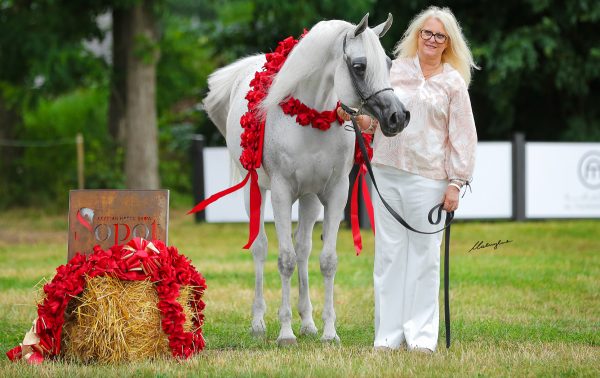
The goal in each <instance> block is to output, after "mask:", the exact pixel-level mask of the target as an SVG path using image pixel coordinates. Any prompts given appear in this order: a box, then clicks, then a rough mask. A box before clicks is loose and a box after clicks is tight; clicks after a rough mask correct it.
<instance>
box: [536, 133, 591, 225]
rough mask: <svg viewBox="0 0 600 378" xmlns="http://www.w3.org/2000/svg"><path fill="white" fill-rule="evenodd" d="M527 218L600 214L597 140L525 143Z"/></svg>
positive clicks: (586, 216) (575, 216)
mask: <svg viewBox="0 0 600 378" xmlns="http://www.w3.org/2000/svg"><path fill="white" fill-rule="evenodd" d="M525 159H526V165H525V172H526V173H525V175H526V199H525V207H526V210H525V211H526V213H525V214H526V216H527V217H528V218H600V143H537V142H529V143H527V144H526V147H525Z"/></svg>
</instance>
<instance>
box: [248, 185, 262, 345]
mask: <svg viewBox="0 0 600 378" xmlns="http://www.w3.org/2000/svg"><path fill="white" fill-rule="evenodd" d="M265 193H266V190H265V189H262V188H261V189H260V195H261V198H265ZM245 197H246V211H247V212H248V214H250V209H249V203H250V201H249V193H248V187H246V188H245ZM264 204H265V202H264V201H261V208H260V231H259V232H258V236H257V237H256V239H255V240H254V243H252V247H251V250H252V257H253V258H254V302H253V303H252V329H251V333H252V336H254V337H265V335H266V331H267V327H266V325H265V320H264V316H265V311H266V310H267V304H266V303H265V298H264V295H263V276H264V275H263V272H264V266H265V260H266V259H267V234H266V233H265V223H264V221H263V214H264V207H265V205H264Z"/></svg>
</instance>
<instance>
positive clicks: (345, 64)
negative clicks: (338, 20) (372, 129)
mask: <svg viewBox="0 0 600 378" xmlns="http://www.w3.org/2000/svg"><path fill="white" fill-rule="evenodd" d="M368 18H369V14H368V13H367V14H366V15H365V16H364V17H363V19H362V20H361V22H360V23H359V24H358V25H357V26H356V27H355V28H354V29H353V30H351V31H348V32H346V33H345V35H344V36H343V41H342V54H341V58H340V61H339V64H338V65H337V68H336V70H335V76H334V90H335V92H336V94H337V96H338V98H339V99H340V101H341V102H342V103H343V104H345V105H347V106H350V107H353V108H359V109H361V110H364V112H365V113H367V114H369V115H371V116H373V117H375V118H377V119H378V120H379V124H380V127H381V131H382V132H383V134H384V135H385V136H394V135H396V134H398V133H399V132H401V131H402V130H403V129H404V128H405V127H406V126H407V125H408V122H409V120H410V113H409V112H408V111H407V110H406V109H405V107H404V105H403V104H402V103H401V102H400V100H399V99H398V97H397V96H396V95H395V94H394V91H393V90H392V89H391V86H390V75H389V73H390V67H391V64H392V62H391V60H390V58H389V57H388V56H387V55H386V54H385V51H384V50H383V47H382V46H381V43H380V42H379V38H381V37H383V35H384V34H385V33H386V32H387V31H388V29H389V28H390V26H391V25H392V15H391V14H389V15H388V19H387V20H386V21H385V22H384V23H382V24H380V25H378V26H376V27H374V28H372V29H371V28H369V27H368Z"/></svg>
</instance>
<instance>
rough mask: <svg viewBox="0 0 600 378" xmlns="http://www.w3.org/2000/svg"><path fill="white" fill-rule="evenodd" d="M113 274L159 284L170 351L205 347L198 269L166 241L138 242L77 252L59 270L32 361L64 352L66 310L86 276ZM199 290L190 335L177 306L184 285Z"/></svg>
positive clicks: (17, 354)
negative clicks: (87, 251)
mask: <svg viewBox="0 0 600 378" xmlns="http://www.w3.org/2000/svg"><path fill="white" fill-rule="evenodd" d="M104 275H112V276H114V277H117V278H119V279H121V280H125V281H143V280H145V279H148V278H149V279H151V280H152V281H153V282H156V292H157V294H158V298H159V301H158V304H157V307H158V309H159V310H160V312H161V314H162V320H161V326H162V329H163V331H164V332H165V333H166V334H167V335H168V339H169V347H170V348H171V352H172V354H173V356H174V357H179V358H188V357H190V356H191V355H193V354H195V353H198V352H199V351H201V350H202V349H203V348H204V346H205V341H204V338H203V337H202V324H203V323H204V315H203V314H202V310H203V309H204V307H205V304H204V302H203V301H202V295H203V293H204V290H205V289H206V281H205V279H204V278H203V277H202V275H200V273H198V271H197V270H196V269H195V268H194V267H193V266H192V264H191V263H190V261H189V260H188V259H187V258H186V257H185V256H184V255H180V254H179V252H178V251H177V248H175V247H167V246H165V244H164V243H163V242H162V241H160V240H155V241H153V242H149V241H147V240H144V239H140V238H135V239H133V240H131V241H130V242H129V243H127V244H126V245H123V246H114V247H112V248H110V249H109V250H106V251H104V250H102V249H101V248H100V247H99V246H96V247H95V248H94V253H93V254H91V255H89V256H88V257H87V258H86V256H84V255H81V254H79V253H78V254H76V255H75V256H74V257H73V258H72V259H71V260H70V261H69V262H68V263H67V264H66V265H61V266H60V267H58V268H57V269H56V275H55V276H54V278H53V279H52V281H51V282H50V283H47V284H46V285H44V294H45V298H44V300H43V302H42V303H41V304H40V305H38V318H37V320H36V322H35V323H34V328H33V332H34V333H35V334H37V337H38V338H39V343H37V344H35V345H31V347H32V348H33V353H32V354H30V356H29V357H28V360H29V361H30V362H33V363H39V362H41V361H43V359H44V356H49V357H52V356H57V355H58V354H59V353H60V343H61V335H62V328H63V324H64V321H65V319H64V316H65V309H66V308H67V305H68V304H69V302H70V301H71V299H72V298H73V297H75V296H77V295H79V294H81V293H82V292H83V290H84V288H85V282H86V278H87V277H89V278H93V277H98V276H104ZM184 285H189V286H192V287H194V289H195V290H194V291H193V292H194V294H193V299H192V303H191V305H192V307H193V308H194V309H195V310H196V316H195V317H194V318H193V319H192V324H193V326H194V331H193V332H185V331H184V329H183V324H184V323H185V315H184V313H183V308H182V306H181V305H180V304H179V303H178V302H177V297H179V289H180V287H181V286H184ZM6 354H7V356H8V357H9V358H10V359H11V360H16V359H20V358H21V357H23V356H22V347H21V346H18V347H16V348H14V349H12V350H10V351H9V352H7V353H6Z"/></svg>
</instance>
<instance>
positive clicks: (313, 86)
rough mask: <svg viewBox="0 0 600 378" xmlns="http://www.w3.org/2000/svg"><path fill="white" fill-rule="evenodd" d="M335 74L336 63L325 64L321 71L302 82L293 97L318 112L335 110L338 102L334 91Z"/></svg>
mask: <svg viewBox="0 0 600 378" xmlns="http://www.w3.org/2000/svg"><path fill="white" fill-rule="evenodd" d="M334 74H335V62H334V61H330V62H327V63H325V64H324V66H323V67H322V68H321V69H318V70H316V71H315V72H313V73H312V74H311V75H310V76H309V77H308V78H306V79H305V80H302V82H301V83H300V84H299V85H298V87H297V89H296V90H295V91H294V93H292V94H291V96H292V97H295V98H297V99H298V100H300V101H302V102H303V103H304V104H305V105H306V106H308V107H310V108H313V109H315V110H317V111H323V110H331V109H333V107H334V106H335V105H336V103H337V100H338V99H337V98H336V96H335V93H334V90H333V78H334Z"/></svg>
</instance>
